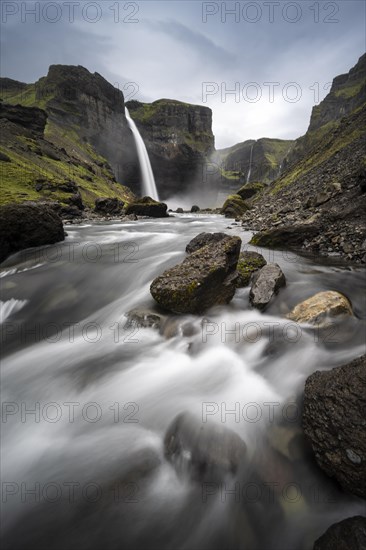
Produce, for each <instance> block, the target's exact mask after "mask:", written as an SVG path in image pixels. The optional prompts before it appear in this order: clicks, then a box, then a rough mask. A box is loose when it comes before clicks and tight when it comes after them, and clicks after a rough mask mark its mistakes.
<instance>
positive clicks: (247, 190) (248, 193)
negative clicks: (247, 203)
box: [236, 183, 264, 200]
mask: <svg viewBox="0 0 366 550" xmlns="http://www.w3.org/2000/svg"><path fill="white" fill-rule="evenodd" d="M262 189H264V185H263V183H247V184H245V185H243V187H241V188H240V189H239V190H238V191H236V194H237V195H239V197H241V198H242V199H243V200H248V199H251V198H252V197H254V195H256V194H257V193H259V191H262Z"/></svg>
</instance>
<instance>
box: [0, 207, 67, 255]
mask: <svg viewBox="0 0 366 550" xmlns="http://www.w3.org/2000/svg"><path fill="white" fill-rule="evenodd" d="M64 239H65V237H64V228H63V225H62V220H61V218H60V217H59V216H58V214H57V213H56V212H55V211H54V210H53V209H52V208H49V207H48V206H46V205H41V206H39V205H37V204H36V203H29V204H26V203H23V204H7V205H5V206H1V207H0V250H1V252H0V261H1V262H2V261H3V260H5V258H7V257H8V256H10V254H14V253H15V252H18V251H19V250H23V249H25V248H30V247H33V246H42V245H46V244H54V243H57V242H59V241H63V240H64Z"/></svg>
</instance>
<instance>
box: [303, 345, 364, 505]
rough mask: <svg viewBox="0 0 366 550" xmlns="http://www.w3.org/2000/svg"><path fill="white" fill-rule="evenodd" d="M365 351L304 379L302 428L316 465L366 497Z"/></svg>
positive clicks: (356, 493)
mask: <svg viewBox="0 0 366 550" xmlns="http://www.w3.org/2000/svg"><path fill="white" fill-rule="evenodd" d="M365 411H366V355H363V356H362V357H359V358H358V359H355V360H354V361H352V362H351V363H349V364H348V365H344V366H342V367H337V368H334V369H332V370H330V371H323V372H319V371H317V372H315V373H314V374H312V375H311V376H309V378H308V379H307V381H306V384H305V395H304V411H303V428H304V432H305V434H306V436H307V438H308V439H309V441H310V444H311V446H312V449H313V451H314V453H315V458H316V460H317V462H318V464H319V466H320V467H321V468H322V469H323V470H324V471H325V472H326V473H327V474H328V475H329V476H332V477H333V476H334V477H335V478H336V479H337V480H338V482H339V483H340V485H341V486H342V487H343V488H344V489H345V490H346V491H349V492H351V493H354V494H355V495H358V496H360V497H363V498H366V437H365V433H366V416H365Z"/></svg>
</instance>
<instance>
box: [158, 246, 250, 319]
mask: <svg viewBox="0 0 366 550" xmlns="http://www.w3.org/2000/svg"><path fill="white" fill-rule="evenodd" d="M240 246H241V239H239V237H226V238H225V239H222V240H221V241H219V242H218V243H211V244H208V245H206V246H204V247H203V248H200V249H199V250H197V251H196V252H193V253H192V254H190V256H188V258H186V259H185V260H184V261H183V262H182V263H181V264H179V265H176V266H175V267H172V268H171V269H168V270H167V271H165V272H164V273H163V274H162V275H160V276H159V277H157V278H156V279H154V281H153V282H152V284H151V287H150V292H151V294H152V296H153V298H154V299H155V300H156V301H157V303H158V304H159V305H160V306H162V307H163V308H165V309H167V310H169V311H172V312H174V313H201V312H203V311H205V310H206V309H208V308H209V307H211V306H214V305H219V304H227V303H229V302H230V300H231V299H232V298H233V296H234V294H235V282H236V279H237V272H236V271H235V268H236V264H237V262H238V258H239V252H240Z"/></svg>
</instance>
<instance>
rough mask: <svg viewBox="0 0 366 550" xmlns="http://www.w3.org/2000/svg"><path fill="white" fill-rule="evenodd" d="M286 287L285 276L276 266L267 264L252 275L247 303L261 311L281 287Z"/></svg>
mask: <svg viewBox="0 0 366 550" xmlns="http://www.w3.org/2000/svg"><path fill="white" fill-rule="evenodd" d="M285 285H286V279H285V275H284V274H283V272H282V270H281V268H280V266H279V265H277V264H267V265H265V266H264V267H262V268H261V270H260V271H258V272H257V273H256V274H255V275H254V280H253V284H252V287H251V289H250V293H249V301H250V303H251V304H252V306H253V307H255V308H257V309H260V310H263V309H265V308H266V306H267V305H268V304H269V302H270V301H271V300H272V298H273V296H274V295H275V294H277V293H278V292H279V290H280V288H281V287H283V286H285Z"/></svg>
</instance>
